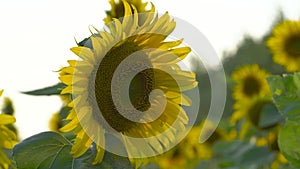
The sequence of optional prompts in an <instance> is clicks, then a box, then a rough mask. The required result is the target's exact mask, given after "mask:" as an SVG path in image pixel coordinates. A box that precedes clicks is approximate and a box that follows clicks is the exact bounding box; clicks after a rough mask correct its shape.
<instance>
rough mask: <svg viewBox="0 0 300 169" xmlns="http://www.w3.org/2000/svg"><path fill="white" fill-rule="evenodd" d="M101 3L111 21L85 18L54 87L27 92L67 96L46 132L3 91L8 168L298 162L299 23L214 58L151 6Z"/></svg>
mask: <svg viewBox="0 0 300 169" xmlns="http://www.w3.org/2000/svg"><path fill="white" fill-rule="evenodd" d="M101 3H103V4H105V3H106V4H109V5H110V9H108V10H107V11H105V14H106V17H105V18H103V20H102V21H101V23H102V25H103V28H101V27H100V28H97V27H96V26H89V25H83V26H86V27H87V28H88V29H87V30H89V31H90V35H89V36H88V37H86V38H85V39H80V40H77V39H76V40H75V43H74V44H75V45H74V46H70V50H71V51H70V53H72V54H73V55H74V57H73V59H68V58H66V59H65V63H62V64H63V65H64V66H61V67H60V69H59V70H56V72H55V73H56V74H57V79H58V80H57V83H56V84H54V85H53V84H49V85H48V86H41V87H40V88H39V89H32V90H30V91H25V92H22V94H23V95H25V96H26V97H49V98H50V97H59V98H60V99H61V108H60V109H59V110H57V112H55V113H53V115H52V117H51V118H50V119H49V130H48V131H44V132H41V133H38V134H36V135H32V136H30V137H28V138H25V139H24V138H20V136H19V132H18V127H17V126H16V125H15V123H16V121H21V120H22V119H18V118H17V117H16V116H15V107H14V103H13V100H12V99H10V98H8V97H3V96H2V98H1V101H2V102H3V103H2V104H1V106H2V108H1V114H0V169H102V168H103V169H127V168H128V169H134V168H135V169H169V168H172V169H173V168H174V169H300V19H299V20H292V19H287V18H285V16H284V15H283V14H280V15H278V17H277V19H276V21H275V22H274V23H273V25H272V26H271V27H270V28H269V31H268V32H267V33H266V34H265V35H264V36H263V37H261V38H259V39H257V38H254V37H251V36H245V37H244V38H243V40H242V41H241V42H240V43H239V45H238V46H237V49H236V51H234V52H224V53H223V56H222V59H221V60H220V61H218V57H217V56H216V54H215V52H214V51H212V50H211V49H212V48H211V45H210V44H209V43H208V41H207V40H206V39H205V38H202V35H200V34H198V33H197V31H196V30H194V28H193V27H192V26H190V25H189V24H187V23H186V22H185V21H182V20H180V19H178V18H176V17H173V16H172V14H171V13H169V12H165V11H158V10H157V6H156V5H155V4H154V3H152V2H146V1H142V0H119V1H118V0H109V2H107V1H103V2H101ZM166 10H167V9H166ZM103 12H104V11H103ZM159 12H163V13H159ZM88 26H89V27H88ZM183 30H185V31H186V32H190V33H187V34H185V33H184V32H182V31H183ZM71 31H72V30H71ZM198 35H199V36H198ZM195 44H196V46H195ZM50 48H51V47H50ZM51 50H55V49H51ZM215 56H216V57H215ZM62 57H63V56H62ZM214 57H215V58H214ZM4 61H5V60H4ZM1 62H3V61H1ZM5 90H6V89H5V88H4V89H2V88H1V91H0V96H1V95H2V94H4V95H5ZM5 96H6V95H5ZM40 113H43V112H40ZM36 120H37V121H38V120H39V119H36Z"/></svg>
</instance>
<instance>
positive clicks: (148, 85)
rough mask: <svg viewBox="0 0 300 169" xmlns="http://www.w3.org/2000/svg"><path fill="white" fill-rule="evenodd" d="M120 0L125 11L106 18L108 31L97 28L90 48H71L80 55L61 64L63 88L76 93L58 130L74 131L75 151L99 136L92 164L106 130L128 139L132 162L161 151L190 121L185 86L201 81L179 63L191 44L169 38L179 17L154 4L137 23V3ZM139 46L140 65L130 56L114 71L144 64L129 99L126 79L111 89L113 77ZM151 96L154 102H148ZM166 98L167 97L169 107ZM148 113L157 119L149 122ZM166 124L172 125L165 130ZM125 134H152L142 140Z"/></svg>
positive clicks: (124, 141)
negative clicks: (124, 90) (153, 93)
mask: <svg viewBox="0 0 300 169" xmlns="http://www.w3.org/2000/svg"><path fill="white" fill-rule="evenodd" d="M122 4H123V6H124V16H125V17H124V18H123V19H122V20H114V21H113V22H112V23H110V24H107V28H108V29H109V31H97V30H96V31H97V33H95V34H93V35H92V36H91V37H90V39H91V42H92V48H88V47H85V46H78V47H74V48H72V49H71V50H72V51H73V52H74V53H75V54H76V55H78V56H79V57H80V58H81V60H78V61H75V60H70V61H68V62H69V66H68V67H65V68H63V69H62V71H63V74H61V76H60V77H59V78H60V80H61V81H62V82H63V83H64V84H66V85H67V86H66V87H65V88H64V89H63V90H62V92H61V94H71V95H72V101H71V102H70V103H69V104H68V106H69V107H72V110H71V111H70V113H69V115H68V117H67V118H66V120H69V122H68V123H67V124H66V125H65V126H64V127H62V128H61V129H60V130H61V131H62V132H70V131H73V132H74V133H75V134H76V139H75V141H74V145H73V147H72V150H71V153H72V154H73V156H74V157H79V156H81V155H82V154H84V153H85V152H86V151H87V149H89V148H90V146H91V145H92V143H93V142H96V144H97V146H96V147H97V156H96V158H95V161H94V164H96V163H100V162H101V161H102V158H103V155H104V149H103V148H104V147H103V145H105V142H106V137H107V135H113V136H114V137H116V138H117V139H118V140H119V141H120V142H121V143H122V144H123V145H124V148H125V151H126V153H127V154H128V157H129V159H131V160H132V161H133V162H136V161H135V159H133V158H132V157H135V156H141V158H142V157H143V156H144V155H145V154H144V153H150V154H151V153H155V152H163V151H164V149H165V148H168V147H169V145H170V144H171V142H173V141H174V140H175V138H176V133H177V131H178V130H180V129H184V128H185V125H186V124H187V123H188V117H187V115H186V112H185V110H184V109H183V108H182V106H190V105H191V104H192V101H191V100H190V99H189V97H188V96H186V95H184V94H182V91H187V90H191V89H193V88H195V87H196V86H197V84H198V82H197V81H196V80H195V73H193V72H189V71H184V70H182V69H181V68H180V67H179V66H178V64H177V63H178V62H180V61H181V60H183V59H184V58H185V57H186V56H187V55H188V53H189V52H190V51H191V49H190V48H189V47H178V45H180V44H181V43H182V40H177V41H165V39H166V38H167V37H168V35H169V34H170V33H171V32H172V31H173V30H174V28H175V22H174V21H173V20H171V19H170V16H169V15H168V13H166V14H164V15H163V16H162V17H160V18H159V17H157V16H156V14H155V13H154V12H155V7H154V6H152V8H151V10H150V11H151V12H149V13H145V14H144V15H143V16H144V17H145V18H146V20H144V22H143V24H141V25H139V23H138V21H139V15H137V14H138V10H137V8H136V7H135V6H134V4H129V3H127V2H126V1H122ZM149 32H150V33H149ZM148 49H156V50H148ZM135 52H138V55H137V56H138V57H137V58H136V60H137V63H138V64H139V65H130V64H131V62H128V63H127V62H126V64H128V65H127V66H125V67H123V68H122V69H121V72H122V73H121V75H120V76H117V77H116V78H117V79H118V81H119V82H123V81H126V79H124V77H126V76H127V75H128V74H130V72H131V71H134V70H135V69H137V67H143V68H145V69H144V70H143V71H140V72H139V73H138V74H136V76H134V78H133V79H132V81H131V84H130V88H129V99H127V98H126V97H123V96H122V88H123V87H124V86H122V84H123V83H121V84H120V85H117V86H115V88H113V89H112V86H113V85H114V83H112V80H113V77H114V72H115V71H116V69H117V68H118V66H119V64H120V63H121V62H122V61H123V60H125V59H126V58H127V57H129V55H131V54H133V53H135ZM122 63H123V62H122ZM162 70H164V71H162ZM166 72H168V73H166ZM124 83H125V82H124ZM155 89H159V90H161V91H163V92H164V96H165V97H166V98H165V100H164V99H163V98H162V97H161V96H160V95H157V96H153V97H152V96H150V93H151V91H152V90H155ZM112 92H113V93H115V94H116V96H117V98H115V99H116V100H113V98H112V94H111V93H112ZM123 94H124V93H123ZM149 99H150V100H152V101H153V102H151V103H149ZM128 100H130V101H131V103H132V105H133V107H134V109H136V110H138V111H140V112H145V111H147V112H149V114H148V113H145V114H144V113H139V114H136V113H135V110H134V109H131V108H128V106H127V103H124V102H126V101H128ZM116 102H117V103H116ZM162 103H165V105H164V106H165V107H164V106H163V104H162ZM120 107H121V109H123V110H125V114H126V115H128V116H131V115H133V116H134V118H136V119H138V120H141V121H143V122H136V121H131V120H128V119H127V118H125V117H124V116H123V115H122V114H121V113H120V112H119V111H118V110H119V108H120ZM162 107H164V109H163V111H162V114H160V116H159V117H157V119H155V118H152V115H151V114H157V113H158V111H159V110H161V109H162ZM97 108H98V109H100V110H101V112H99V111H98V110H97ZM126 117H127V116H126ZM147 119H150V120H153V121H151V122H147ZM113 130H114V131H117V133H114V132H113ZM167 130H170V132H168V135H167V136H165V135H162V134H161V133H163V132H165V131H167ZM89 131H90V132H89ZM158 135H160V136H158ZM127 136H130V137H134V138H141V139H143V140H144V139H145V138H150V137H151V138H154V139H151V141H150V142H147V144H146V145H143V146H141V145H139V144H138V143H135V142H132V141H131V140H130V139H128V137H127ZM99 144H100V145H102V146H99ZM137 161H138V160H137ZM136 163H139V162H136ZM136 165H137V166H139V164H136Z"/></svg>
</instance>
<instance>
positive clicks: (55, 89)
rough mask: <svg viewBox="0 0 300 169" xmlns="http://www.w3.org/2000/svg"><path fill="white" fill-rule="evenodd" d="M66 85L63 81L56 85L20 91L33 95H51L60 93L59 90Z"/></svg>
mask: <svg viewBox="0 0 300 169" xmlns="http://www.w3.org/2000/svg"><path fill="white" fill-rule="evenodd" d="M65 87H66V85H65V84H63V83H58V84H56V85H53V86H50V87H45V88H42V89H37V90H32V91H28V92H22V93H23V94H28V95H34V96H51V95H60V92H61V90H62V89H63V88H65Z"/></svg>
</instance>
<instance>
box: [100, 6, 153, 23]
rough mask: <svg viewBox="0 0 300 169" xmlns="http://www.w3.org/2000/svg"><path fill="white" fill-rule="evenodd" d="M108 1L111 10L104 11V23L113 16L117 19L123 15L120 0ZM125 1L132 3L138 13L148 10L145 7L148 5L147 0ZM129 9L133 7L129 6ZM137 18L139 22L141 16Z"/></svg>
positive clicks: (110, 20)
mask: <svg viewBox="0 0 300 169" xmlns="http://www.w3.org/2000/svg"><path fill="white" fill-rule="evenodd" d="M109 3H110V5H111V10H109V11H106V18H105V19H104V22H105V23H106V24H109V23H110V22H112V21H113V19H114V18H115V19H119V18H123V17H124V16H125V10H124V3H123V1H122V0H119V1H118V0H117V2H116V1H115V0H110V1H109ZM127 3H129V4H130V5H133V6H134V7H135V9H136V11H137V12H138V13H145V12H149V10H147V9H146V7H147V5H148V3H147V2H142V0H127ZM131 10H132V11H133V10H134V9H133V8H131ZM139 19H140V20H139V24H141V22H142V21H141V18H139ZM143 19H144V18H143Z"/></svg>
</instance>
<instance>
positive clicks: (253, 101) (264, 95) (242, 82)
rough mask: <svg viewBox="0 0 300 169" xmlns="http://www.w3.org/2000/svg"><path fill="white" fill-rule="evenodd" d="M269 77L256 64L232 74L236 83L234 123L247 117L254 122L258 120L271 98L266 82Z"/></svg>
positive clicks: (232, 120) (234, 90)
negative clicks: (262, 109)
mask: <svg viewBox="0 0 300 169" xmlns="http://www.w3.org/2000/svg"><path fill="white" fill-rule="evenodd" d="M268 76H269V74H268V73H267V72H266V71H265V70H263V69H261V68H259V66H258V65H256V64H254V65H245V66H243V67H241V68H238V69H237V70H236V71H235V72H234V73H233V74H232V79H233V80H234V82H235V83H236V84H235V86H234V87H233V98H234V100H235V104H234V105H233V107H234V110H235V112H234V113H233V114H232V116H231V122H232V123H235V122H236V121H238V120H240V119H242V118H244V117H247V115H249V116H248V117H249V118H250V120H252V121H253V120H254V119H256V118H257V115H258V114H259V112H260V111H261V108H262V107H263V106H264V105H265V104H266V103H268V102H269V101H270V98H271V93H270V90H269V86H268V82H267V80H266V78H267V77H268ZM251 118H252V119H251Z"/></svg>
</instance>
